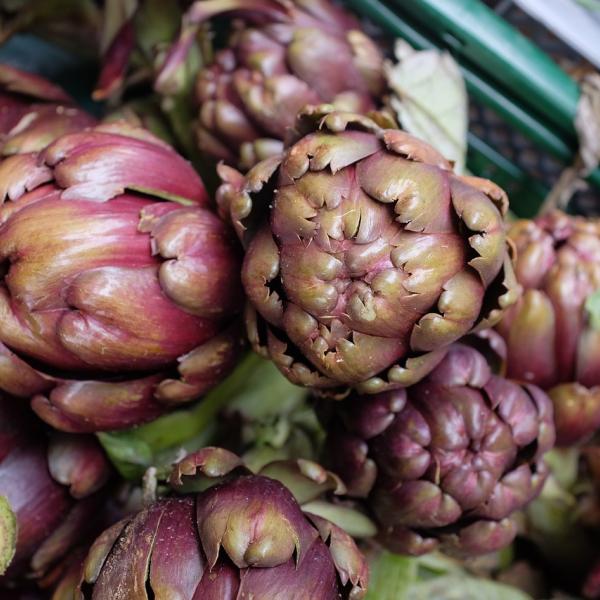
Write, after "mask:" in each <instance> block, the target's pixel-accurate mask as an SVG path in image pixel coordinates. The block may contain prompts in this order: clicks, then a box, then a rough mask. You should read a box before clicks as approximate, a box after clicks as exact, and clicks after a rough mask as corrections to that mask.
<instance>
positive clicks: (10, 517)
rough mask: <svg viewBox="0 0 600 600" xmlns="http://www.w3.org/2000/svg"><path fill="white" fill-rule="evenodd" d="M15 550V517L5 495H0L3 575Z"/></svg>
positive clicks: (0, 570)
mask: <svg viewBox="0 0 600 600" xmlns="http://www.w3.org/2000/svg"><path fill="white" fill-rule="evenodd" d="M16 550H17V517H16V516H15V513H13V511H12V509H11V507H10V504H9V503H8V499H7V498H6V496H0V575H4V573H5V572H6V569H8V566H9V565H10V562H11V561H12V559H13V557H14V555H15V552H16Z"/></svg>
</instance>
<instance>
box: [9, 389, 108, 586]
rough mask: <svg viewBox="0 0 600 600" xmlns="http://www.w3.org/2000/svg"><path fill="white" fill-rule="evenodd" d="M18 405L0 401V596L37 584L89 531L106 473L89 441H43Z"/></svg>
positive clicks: (56, 437) (61, 437)
mask: <svg viewBox="0 0 600 600" xmlns="http://www.w3.org/2000/svg"><path fill="white" fill-rule="evenodd" d="M20 404H21V403H19V401H18V400H16V399H14V398H8V397H6V396H3V397H1V398H0V575H2V576H0V596H2V597H4V596H3V593H4V592H2V589H1V588H2V586H3V585H6V584H7V583H9V582H11V580H14V579H16V578H20V577H22V576H24V575H27V576H28V577H35V578H40V577H42V576H45V575H46V574H47V573H48V572H49V570H50V569H52V568H54V567H55V566H57V564H58V563H59V562H60V561H61V560H62V559H64V558H65V556H66V555H67V553H68V552H70V551H71V550H72V549H73V547H74V546H76V545H77V544H79V543H81V540H82V538H83V537H85V535H86V533H88V532H90V533H91V531H90V530H91V527H92V526H93V525H94V517H95V516H96V514H97V511H98V508H99V506H100V505H101V503H102V501H103V497H104V494H103V492H101V491H99V490H100V488H102V486H103V485H104V484H105V483H106V481H107V479H108V477H109V475H110V467H109V464H108V461H107V460H106V458H105V456H104V454H103V452H102V450H101V449H100V446H99V445H98V443H97V442H96V440H95V439H94V438H93V437H91V436H90V437H88V436H80V435H72V434H65V433H54V434H52V435H50V436H49V437H47V436H46V434H45V432H44V431H43V429H42V428H41V427H40V425H41V424H40V423H39V422H37V420H36V419H35V417H34V416H33V415H32V414H31V413H30V412H29V411H27V410H26V407H23V406H20Z"/></svg>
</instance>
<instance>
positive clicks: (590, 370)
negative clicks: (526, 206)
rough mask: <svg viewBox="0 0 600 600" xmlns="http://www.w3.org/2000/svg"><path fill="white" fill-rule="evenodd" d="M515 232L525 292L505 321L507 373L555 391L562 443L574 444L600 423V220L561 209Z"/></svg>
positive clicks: (521, 223) (519, 273)
mask: <svg viewBox="0 0 600 600" xmlns="http://www.w3.org/2000/svg"><path fill="white" fill-rule="evenodd" d="M509 237H510V238H511V239H512V241H513V242H514V244H515V246H516V248H517V262H516V269H515V270H516V276H517V279H518V281H519V283H520V284H521V285H522V286H523V288H524V293H523V296H522V298H521V299H520V300H519V301H518V302H517V303H516V304H515V305H514V306H513V307H511V308H510V309H509V310H508V311H507V313H506V315H505V316H504V318H503V320H502V322H501V323H500V325H499V326H498V331H499V332H500V333H501V334H502V335H503V337H504V338H505V340H506V344H507V348H508V355H507V367H506V368H507V374H508V376H509V377H513V378H515V379H521V380H523V381H527V382H530V383H534V384H536V385H539V386H540V387H542V388H543V389H545V390H547V391H548V393H549V395H550V397H551V398H552V400H553V402H554V414H555V419H556V428H557V442H558V443H559V444H560V445H570V444H573V443H576V442H578V441H581V440H584V439H585V438H587V437H589V436H590V435H591V434H592V433H593V432H594V431H596V430H597V429H598V428H599V427H600V321H599V320H598V316H599V314H600V313H599V312H598V310H599V306H600V298H599V297H598V294H597V292H598V290H599V289H600V221H598V220H595V219H585V218H583V217H571V216H568V215H566V214H564V213H561V212H558V211H555V212H552V213H550V214H547V215H544V216H541V217H539V218H537V219H535V220H533V221H532V220H520V221H517V222H516V223H514V224H513V226H512V227H511V229H510V231H509Z"/></svg>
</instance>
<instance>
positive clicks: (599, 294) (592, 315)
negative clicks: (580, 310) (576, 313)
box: [585, 290, 600, 331]
mask: <svg viewBox="0 0 600 600" xmlns="http://www.w3.org/2000/svg"><path fill="white" fill-rule="evenodd" d="M585 311H586V313H587V315H588V319H589V323H590V326H591V327H592V329H593V330H594V331H600V290H596V291H595V292H594V293H593V294H590V295H589V296H588V298H587V300H586V301H585Z"/></svg>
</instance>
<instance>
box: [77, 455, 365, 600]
mask: <svg viewBox="0 0 600 600" xmlns="http://www.w3.org/2000/svg"><path fill="white" fill-rule="evenodd" d="M267 468H270V469H271V471H276V472H280V471H286V470H288V469H289V468H291V465H289V464H284V463H273V464H271V465H270V467H267ZM271 471H269V473H268V474H260V473H259V474H257V475H254V474H251V473H249V472H248V471H247V470H246V469H244V468H243V466H242V463H241V461H240V460H239V458H238V457H237V456H236V455H234V454H232V453H230V452H228V451H226V450H223V449H220V448H205V449H202V450H200V451H198V452H196V453H195V454H193V455H191V456H189V457H187V458H185V459H184V460H183V461H182V462H181V463H179V464H178V465H176V467H175V469H174V471H173V475H172V478H171V481H172V482H173V484H174V485H175V486H176V487H178V488H180V489H181V491H182V492H184V491H185V488H186V487H189V485H190V482H189V481H188V480H190V479H192V480H194V479H196V480H197V479H200V480H201V481H196V482H195V485H196V486H197V487H198V489H201V490H203V491H200V492H198V493H192V492H190V491H188V493H184V494H183V495H181V496H179V497H170V498H163V499H161V500H158V501H156V502H155V503H153V504H151V505H150V506H149V507H148V508H146V509H145V510H143V511H142V512H140V513H138V514H137V515H134V516H133V517H131V518H127V519H125V520H123V521H120V522H119V523H117V524H116V525H114V526H113V527H111V528H110V529H108V530H106V531H105V532H104V533H103V534H102V535H101V536H100V537H99V538H98V539H97V541H96V542H95V544H94V545H93V546H92V548H91V550H90V552H89V554H88V557H87V559H86V561H85V563H84V568H83V576H82V584H81V586H80V589H81V592H82V598H94V600H104V599H106V600H108V599H112V598H133V597H135V594H136V591H139V590H146V593H147V594H148V596H151V597H152V598H155V599H156V600H167V599H170V598H179V599H180V600H200V599H202V600H234V599H236V598H252V599H253V600H272V599H274V598H290V599H295V600H309V599H310V600H334V599H338V598H348V599H359V598H362V597H363V596H364V592H365V585H366V581H367V576H368V571H367V565H366V561H365V559H364V558H363V556H362V555H361V553H360V552H359V550H358V548H357V547H356V545H355V543H354V541H353V540H352V538H351V537H350V536H349V535H348V534H347V533H345V532H344V531H343V530H342V529H340V528H339V527H337V526H335V525H333V523H331V522H329V521H327V520H326V519H324V518H322V517H319V516H317V515H311V514H306V513H304V512H303V511H302V510H301V508H300V506H299V504H298V501H297V500H296V499H295V498H294V495H293V494H292V492H291V491H290V489H289V488H288V487H286V486H285V485H283V484H282V483H280V482H279V481H278V480H277V479H276V478H274V477H273V476H272V475H273V473H272V472H271ZM290 476H291V477H292V479H293V482H294V483H295V484H296V488H297V490H299V491H300V493H301V495H302V496H303V499H304V501H306V500H307V499H310V498H311V497H312V495H313V494H316V495H319V493H320V492H322V491H323V490H324V489H327V488H328V487H329V486H330V485H331V479H332V478H331V477H330V476H329V475H327V473H326V472H325V471H324V470H323V469H321V468H320V467H318V465H315V464H314V463H311V464H309V462H308V461H306V463H305V464H304V468H303V470H302V469H300V468H296V469H292V470H291V471H290ZM336 485H337V483H336Z"/></svg>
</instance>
